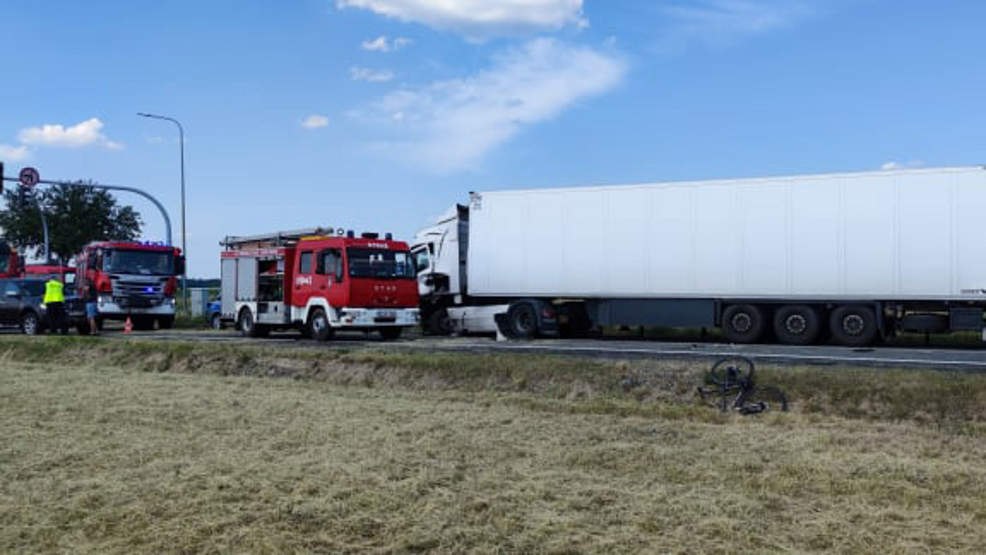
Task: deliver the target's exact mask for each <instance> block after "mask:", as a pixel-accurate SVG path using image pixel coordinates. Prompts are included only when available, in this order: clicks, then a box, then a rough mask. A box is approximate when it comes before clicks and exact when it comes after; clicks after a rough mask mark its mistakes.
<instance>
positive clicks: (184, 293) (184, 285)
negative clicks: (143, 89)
mask: <svg viewBox="0 0 986 555" xmlns="http://www.w3.org/2000/svg"><path fill="white" fill-rule="evenodd" d="M137 115H138V116H140V117H142V118H151V119H162V120H165V121H170V122H171V123H173V124H175V125H177V126H178V156H179V158H180V160H181V253H182V255H184V257H185V259H186V260H187V259H188V246H187V245H186V243H185V129H184V128H183V127H182V126H181V122H180V121H178V120H176V119H175V118H169V117H168V116H159V115H157V114H148V113H145V112H137ZM187 268H188V265H187V264H186V265H185V268H184V270H185V271H184V272H182V275H181V297H182V300H183V301H184V302H185V310H188V269H187Z"/></svg>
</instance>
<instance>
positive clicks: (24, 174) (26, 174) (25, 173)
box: [18, 168, 41, 189]
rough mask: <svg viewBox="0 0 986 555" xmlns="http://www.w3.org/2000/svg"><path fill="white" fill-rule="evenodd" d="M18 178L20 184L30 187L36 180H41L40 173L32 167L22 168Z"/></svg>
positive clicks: (36, 182) (35, 183)
mask: <svg viewBox="0 0 986 555" xmlns="http://www.w3.org/2000/svg"><path fill="white" fill-rule="evenodd" d="M18 180H19V181H20V182H21V185H23V186H24V187H27V188H28V189H30V188H32V187H34V186H35V185H37V184H38V181H41V175H40V174H39V173H38V170H36V169H34V168H24V169H23V170H21V173H20V175H19V176H18Z"/></svg>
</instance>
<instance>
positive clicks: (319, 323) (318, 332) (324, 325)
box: [308, 308, 334, 341]
mask: <svg viewBox="0 0 986 555" xmlns="http://www.w3.org/2000/svg"><path fill="white" fill-rule="evenodd" d="M308 335H309V336H311V338H312V339H315V340H317V341H328V340H329V339H332V336H333V335H334V330H333V329H332V325H331V324H329V317H328V316H326V315H325V310H323V309H321V308H316V309H313V310H312V315H311V316H310V317H309V318H308Z"/></svg>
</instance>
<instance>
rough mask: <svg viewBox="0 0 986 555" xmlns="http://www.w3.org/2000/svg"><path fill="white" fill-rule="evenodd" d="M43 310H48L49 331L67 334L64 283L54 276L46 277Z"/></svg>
mask: <svg viewBox="0 0 986 555" xmlns="http://www.w3.org/2000/svg"><path fill="white" fill-rule="evenodd" d="M44 303H45V310H47V311H48V324H49V325H50V326H51V331H52V332H54V331H55V330H58V332H59V333H61V334H62V335H68V320H66V318H65V285H64V284H62V281H61V280H60V279H58V278H57V277H55V276H51V277H49V278H48V282H47V283H45V298H44Z"/></svg>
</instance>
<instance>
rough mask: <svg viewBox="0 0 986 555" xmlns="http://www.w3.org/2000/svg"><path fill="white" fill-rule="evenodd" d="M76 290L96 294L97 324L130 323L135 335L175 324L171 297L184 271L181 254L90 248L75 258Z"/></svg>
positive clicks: (143, 245) (158, 248) (134, 247)
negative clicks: (89, 288)
mask: <svg viewBox="0 0 986 555" xmlns="http://www.w3.org/2000/svg"><path fill="white" fill-rule="evenodd" d="M76 269H77V274H78V275H77V277H76V282H77V284H76V285H77V289H78V292H79V294H83V293H84V292H85V291H86V288H87V287H94V288H95V290H96V293H97V304H96V310H97V316H96V321H97V323H99V324H101V323H102V321H103V320H125V319H127V318H128V317H129V318H131V319H132V321H133V325H134V328H136V329H144V330H147V329H153V328H154V323H155V322H157V324H158V326H159V327H160V328H162V329H165V328H170V327H171V326H172V325H174V322H175V291H176V290H177V289H178V276H180V275H182V274H183V273H184V270H185V258H184V257H183V256H182V255H181V250H180V249H177V248H175V247H172V246H169V245H164V244H162V243H155V242H119V241H103V242H96V243H90V244H88V245H86V246H85V248H84V249H83V250H82V252H81V253H79V255H78V256H77V257H76Z"/></svg>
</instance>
